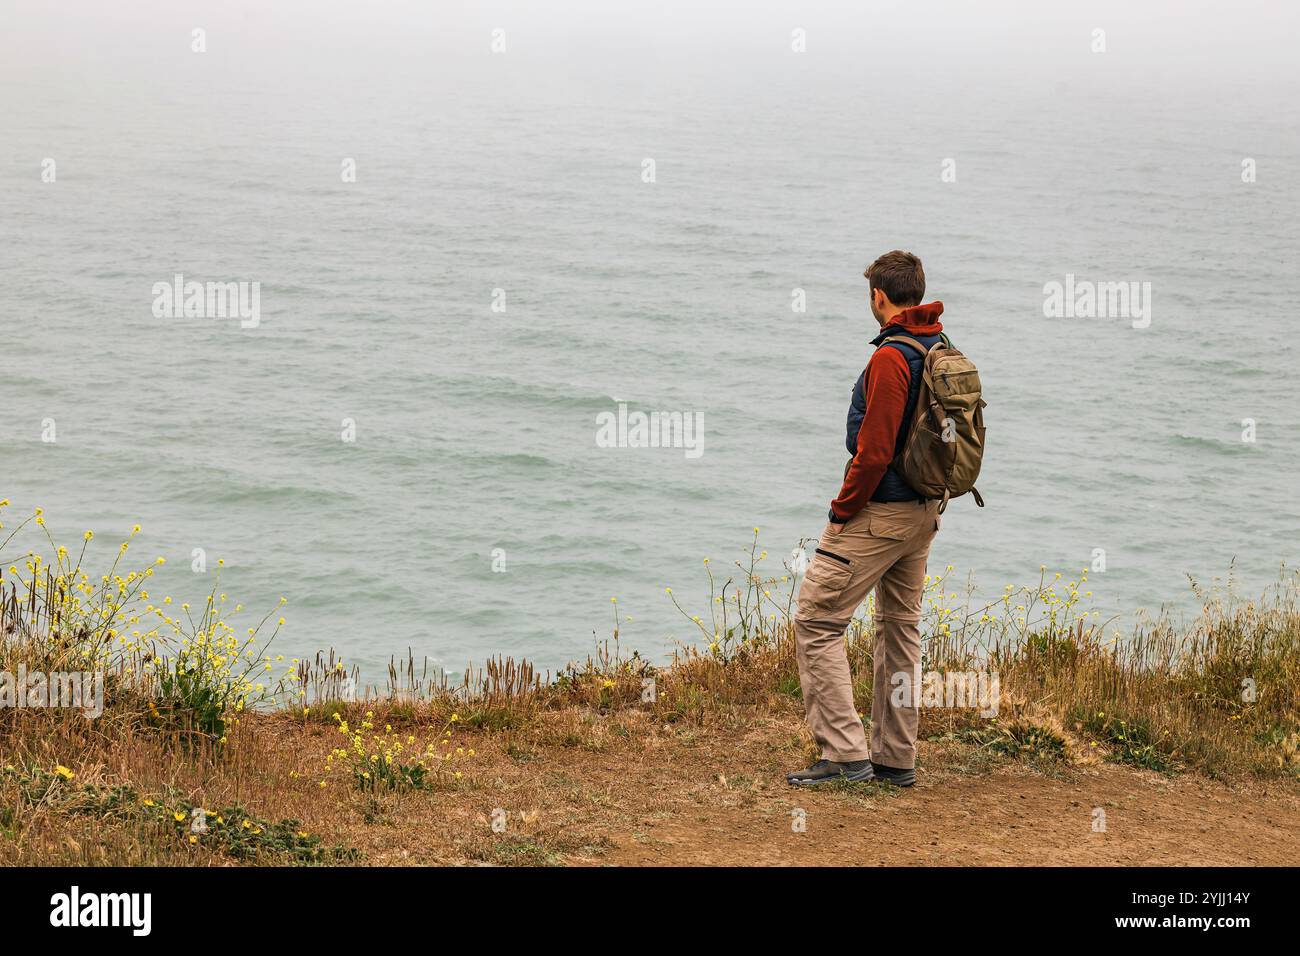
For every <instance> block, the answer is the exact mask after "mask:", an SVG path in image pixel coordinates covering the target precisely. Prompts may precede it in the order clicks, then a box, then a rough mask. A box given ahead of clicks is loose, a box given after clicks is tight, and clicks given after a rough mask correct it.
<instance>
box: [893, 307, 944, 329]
mask: <svg viewBox="0 0 1300 956" xmlns="http://www.w3.org/2000/svg"><path fill="white" fill-rule="evenodd" d="M941 315H943V303H942V302H939V301H935V302H927V303H925V304H924V305H914V306H912V307H911V308H907V309H904V310H903V311H902V312H900V313H898V315H896V316H894V317H893V319H891V320H890V322H889V324H888V325H886V326H885V328H884V331H885V332H888V331H889V330H890V329H893V328H902V329H906V330H907V331H908V332H912V333H914V334H916V335H938V334H939V333H940V332H942V331H943V323H942V322H940V321H939V316H941Z"/></svg>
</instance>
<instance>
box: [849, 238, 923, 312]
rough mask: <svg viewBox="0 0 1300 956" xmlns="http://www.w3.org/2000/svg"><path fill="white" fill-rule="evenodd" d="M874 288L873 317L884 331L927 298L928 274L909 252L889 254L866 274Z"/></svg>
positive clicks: (875, 263)
mask: <svg viewBox="0 0 1300 956" xmlns="http://www.w3.org/2000/svg"><path fill="white" fill-rule="evenodd" d="M863 275H865V276H866V277H867V281H868V282H869V283H870V284H871V298H870V301H871V314H872V315H874V316H875V317H876V321H877V322H879V323H880V325H881V327H882V328H883V327H884V326H885V325H887V324H888V323H889V321H890V320H891V319H892V318H893V317H894V316H896V315H898V313H899V312H902V311H903V310H904V309H906V308H908V307H909V306H913V305H920V304H921V299H923V298H924V297H925V270H924V269H923V268H921V260H920V259H918V258H917V257H916V256H914V255H912V254H911V253H910V252H903V251H902V250H901V249H895V250H894V251H893V252H886V253H885V254H884V255H883V256H881V257H880V258H879V259H877V260H876V261H875V262H873V263H871V265H869V266H867V271H866V272H864V273H863Z"/></svg>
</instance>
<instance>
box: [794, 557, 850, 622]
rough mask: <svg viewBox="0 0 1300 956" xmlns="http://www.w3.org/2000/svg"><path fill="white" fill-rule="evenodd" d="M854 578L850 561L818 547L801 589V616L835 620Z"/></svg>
mask: <svg viewBox="0 0 1300 956" xmlns="http://www.w3.org/2000/svg"><path fill="white" fill-rule="evenodd" d="M851 576H852V572H851V571H850V569H849V559H848V558H846V557H844V556H842V555H839V554H834V553H833V552H830V551H826V550H823V549H822V548H818V549H817V554H816V555H815V556H814V557H813V560H812V564H810V565H809V566H808V573H807V574H806V575H804V579H803V584H802V585H800V587H799V615H800V616H801V617H805V618H823V617H833V616H834V615H835V613H836V612H837V611H838V610H839V605H840V595H841V594H843V593H844V588H845V587H847V586H848V583H849V578H850V577H851Z"/></svg>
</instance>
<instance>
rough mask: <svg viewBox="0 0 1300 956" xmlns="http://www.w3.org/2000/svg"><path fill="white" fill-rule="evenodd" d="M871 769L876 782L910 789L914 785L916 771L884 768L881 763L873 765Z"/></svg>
mask: <svg viewBox="0 0 1300 956" xmlns="http://www.w3.org/2000/svg"><path fill="white" fill-rule="evenodd" d="M871 769H872V770H873V771H874V773H875V778H876V779H877V780H883V781H884V782H885V783H892V784H893V785H894V786H896V787H910V786H912V784H914V783H916V771H915V770H913V769H911V768H908V769H906V770H905V769H903V768H902V767H886V766H885V765H884V764H883V763H873V764H872V765H871Z"/></svg>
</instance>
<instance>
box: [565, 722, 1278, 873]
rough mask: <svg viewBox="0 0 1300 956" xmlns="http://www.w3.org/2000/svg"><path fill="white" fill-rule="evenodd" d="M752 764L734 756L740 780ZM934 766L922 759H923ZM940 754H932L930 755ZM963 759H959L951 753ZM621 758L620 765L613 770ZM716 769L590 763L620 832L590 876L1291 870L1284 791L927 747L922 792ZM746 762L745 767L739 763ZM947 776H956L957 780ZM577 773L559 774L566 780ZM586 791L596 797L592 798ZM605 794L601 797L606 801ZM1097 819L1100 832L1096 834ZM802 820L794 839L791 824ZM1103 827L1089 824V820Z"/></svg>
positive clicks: (664, 762)
mask: <svg viewBox="0 0 1300 956" xmlns="http://www.w3.org/2000/svg"><path fill="white" fill-rule="evenodd" d="M747 749H748V748H747V747H745V746H743V745H742V746H741V747H740V748H739V751H740V752H739V753H736V752H733V753H732V754H730V755H729V756H730V758H731V759H730V760H726V761H725V763H727V764H730V765H731V766H736V765H737V764H738V763H740V762H741V761H740V760H737V758H738V757H739V758H742V759H743V756H744V754H745V751H746V750H747ZM927 749H928V750H929V751H930V753H929V754H928V755H927V754H926V750H927ZM939 749H940V750H941V749H942V748H939ZM971 749H972V748H969V747H967V746H964V745H963V746H962V748H961V750H964V751H970V750H971ZM624 756H626V755H624ZM719 756H720V755H716V754H709V753H705V752H703V751H700V752H698V753H691V752H690V751H687V752H686V753H684V754H683V753H674V754H673V755H672V756H671V758H669V759H665V758H666V757H667V755H665V754H664V753H662V752H660V753H658V754H657V755H655V757H654V758H653V759H649V755H646V759H642V760H641V761H631V762H628V761H626V760H619V761H608V762H606V761H599V762H598V761H595V760H593V761H591V762H590V763H589V764H587V766H585V767H584V768H583V770H582V771H581V774H580V775H581V778H582V779H583V781H584V784H585V785H586V787H592V786H595V787H597V788H598V789H607V790H608V792H609V793H611V794H612V795H614V797H615V801H616V804H617V805H618V808H619V809H620V810H621V811H622V812H621V813H619V814H618V815H617V817H618V819H616V820H615V819H608V820H596V819H592V820H590V823H591V825H592V826H593V827H594V828H595V829H597V830H598V831H599V832H600V833H601V835H602V836H603V837H604V838H605V839H606V840H607V841H608V843H607V844H606V847H607V849H606V850H605V851H604V852H602V853H600V854H599V855H598V856H594V857H592V858H590V859H589V860H583V859H582V858H581V857H570V858H569V859H568V860H567V862H570V863H581V862H588V863H591V864H596V865H646V864H651V865H654V864H658V865H681V864H685V865H760V866H769V865H817V864H837V865H846V864H851V865H878V864H893V865H898V864H922V865H1003V866H1005V865H1053V864H1055V865H1103V864H1109V865H1128V866H1143V865H1155V864H1164V865H1170V864H1173V865H1179V864H1197V865H1211V866H1222V865H1249V864H1283V865H1295V864H1296V862H1297V861H1300V797H1298V796H1297V794H1296V793H1295V791H1294V790H1292V789H1291V788H1288V787H1287V786H1286V785H1285V784H1282V785H1275V786H1272V787H1265V786H1260V785H1251V786H1246V787H1241V788H1236V789H1232V788H1229V786H1227V785H1226V784H1223V783H1220V782H1216V781H1211V780H1207V779H1205V778H1203V777H1199V776H1196V775H1191V774H1188V775H1184V776H1179V777H1173V778H1171V777H1165V776H1162V775H1160V774H1156V773H1151V772H1147V771H1141V770H1136V769H1131V768H1129V767H1125V766H1119V765H1113V764H1099V765H1097V766H1094V767H1086V768H1073V769H1061V770H1053V771H1052V772H1051V773H1050V774H1044V773H1041V772H1038V771H1035V770H1033V769H1031V768H1027V767H1025V766H1023V765H1020V764H1016V763H1013V762H1004V761H989V762H988V763H987V764H986V765H984V766H981V767H979V768H972V767H970V766H969V763H968V760H963V759H961V758H963V757H965V758H969V756H970V754H969V753H965V754H963V753H960V752H936V747H935V746H931V747H929V748H926V747H924V746H923V757H925V756H928V758H929V759H928V760H927V761H926V763H927V764H929V765H930V766H931V767H935V769H933V770H930V771H929V772H924V771H923V772H922V773H921V775H920V780H919V782H918V785H917V786H916V787H914V788H912V789H911V790H901V791H900V790H897V789H894V788H890V787H888V786H885V785H881V784H873V785H870V786H867V787H854V788H845V789H842V790H840V791H835V792H807V791H793V790H791V789H790V788H788V787H785V786H784V785H782V784H781V770H780V767H779V766H777V765H775V764H772V765H771V766H766V763H767V762H766V761H765V762H764V763H765V766H764V771H763V772H761V773H759V774H755V775H754V776H752V777H749V776H739V775H732V776H729V777H727V778H726V781H725V782H724V781H723V780H722V779H720V778H719V776H718V773H717V770H716V768H717V767H718V766H719V765H722V764H723V763H724V761H720V760H718V757H719ZM750 756H756V755H753V754H751V755H750ZM954 768H956V769H954ZM577 769H578V768H576V767H575V768H569V770H568V771H567V772H568V773H569V774H570V775H574V771H575V770H577ZM598 781H600V782H599V783H598ZM602 784H603V785H602ZM1095 808H1100V811H1101V812H1104V814H1105V817H1104V822H1105V830H1104V832H1101V831H1094V829H1093V822H1094V819H1095V816H1094V815H1095V814H1096V813H1097V810H1096V809H1095ZM799 810H802V811H803V822H804V824H805V827H804V829H803V832H796V830H795V827H794V826H793V824H795V823H796V822H797V819H796V816H795V814H794V812H793V811H799ZM1097 818H1098V819H1099V817H1097Z"/></svg>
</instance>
